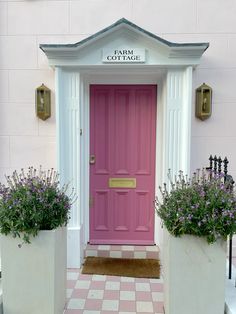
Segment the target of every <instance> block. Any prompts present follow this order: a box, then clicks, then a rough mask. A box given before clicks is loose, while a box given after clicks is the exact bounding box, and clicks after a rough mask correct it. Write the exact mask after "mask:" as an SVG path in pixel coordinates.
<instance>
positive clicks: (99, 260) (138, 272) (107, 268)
mask: <svg viewBox="0 0 236 314" xmlns="http://www.w3.org/2000/svg"><path fill="white" fill-rule="evenodd" d="M82 274H95V275H110V276H124V277H137V278H160V262H159V260H156V259H141V258H136V259H131V258H112V257H91V256H89V257H86V260H85V263H84V265H83V268H82Z"/></svg>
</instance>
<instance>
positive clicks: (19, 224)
mask: <svg viewBox="0 0 236 314" xmlns="http://www.w3.org/2000/svg"><path fill="white" fill-rule="evenodd" d="M6 179H7V184H6V185H4V184H0V233H2V234H4V235H12V236H13V237H21V238H22V239H23V242H25V243H30V237H31V236H33V237H35V236H36V235H37V234H38V232H39V230H53V229H56V228H57V227H59V226H65V225H67V223H68V220H69V218H70V217H69V213H70V207H71V204H72V201H73V198H74V192H73V191H72V193H71V195H70V196H67V195H66V191H67V188H68V186H63V187H60V184H59V175H58V173H57V172H56V171H54V170H53V169H51V170H48V171H43V170H42V169H41V167H40V169H39V170H37V169H34V168H33V167H29V168H28V171H27V173H25V172H24V170H23V169H22V170H21V172H20V173H19V174H18V173H17V172H16V171H14V172H13V174H12V176H7V177H6Z"/></svg>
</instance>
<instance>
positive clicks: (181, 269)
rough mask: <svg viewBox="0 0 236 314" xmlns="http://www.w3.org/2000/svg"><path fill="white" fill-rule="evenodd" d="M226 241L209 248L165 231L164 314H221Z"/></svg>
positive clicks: (193, 239)
mask: <svg viewBox="0 0 236 314" xmlns="http://www.w3.org/2000/svg"><path fill="white" fill-rule="evenodd" d="M225 265H226V241H219V242H217V243H215V244H212V245H209V244H208V243H207V242H206V240H205V239H203V238H199V237H194V236H188V235H186V236H183V237H181V238H175V237H173V236H171V235H170V234H169V232H167V231H164V256H163V276H164V307H165V314H223V313H224V303H225Z"/></svg>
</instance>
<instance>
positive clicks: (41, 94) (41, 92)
mask: <svg viewBox="0 0 236 314" xmlns="http://www.w3.org/2000/svg"><path fill="white" fill-rule="evenodd" d="M35 94H36V95H35V97H36V99H35V107H36V108H35V109H36V115H37V117H38V118H40V119H42V120H46V119H48V118H50V117H51V90H50V89H49V88H47V87H46V86H45V85H44V84H42V85H41V86H39V87H38V88H37V89H36V93H35Z"/></svg>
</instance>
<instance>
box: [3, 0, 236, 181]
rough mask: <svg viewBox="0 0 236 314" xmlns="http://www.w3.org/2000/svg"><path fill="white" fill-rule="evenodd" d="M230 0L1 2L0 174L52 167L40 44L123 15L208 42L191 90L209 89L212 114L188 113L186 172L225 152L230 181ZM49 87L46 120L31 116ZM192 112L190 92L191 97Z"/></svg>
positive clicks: (235, 127)
mask: <svg viewBox="0 0 236 314" xmlns="http://www.w3.org/2000/svg"><path fill="white" fill-rule="evenodd" d="M235 16H236V1H235V0H227V1H223V2H222V0H175V1H173V0H165V1H164V0H70V1H69V0H58V1H57V0H51V1H47V0H38V1H33V0H30V1H29V0H23V1H22V0H15V1H11V0H9V1H4V0H0V152H1V153H0V178H3V174H4V173H5V172H9V171H11V170H14V169H15V168H20V167H22V166H28V165H35V166H38V165H39V164H43V165H44V166H45V167H50V166H54V165H55V160H56V152H55V106H54V104H55V100H54V98H55V95H54V72H53V70H51V69H49V67H48V64H47V59H46V57H45V55H44V54H43V53H42V51H41V50H40V49H39V48H38V46H39V44H40V43H57V42H58V43H73V42H77V41H80V40H81V39H83V38H85V37H87V36H89V35H90V34H92V33H94V32H96V31H98V30H100V29H102V28H104V27H106V26H108V25H109V24H111V23H113V22H114V21H116V20H118V19H119V18H121V17H125V18H127V19H129V20H131V21H132V22H134V23H136V24H138V25H140V26H141V27H143V28H145V29H147V30H149V31H151V32H154V33H156V34H157V35H160V36H162V37H163V38H166V39H167V40H171V41H176V42H190V41H191V42H194V41H204V42H206V41H209V42H210V48H209V49H208V50H207V52H206V53H205V55H204V56H203V58H202V62H201V65H200V66H199V67H198V68H197V70H196V71H194V82H193V83H194V88H195V87H197V86H199V85H200V84H202V83H203V82H206V83H207V84H209V85H210V86H212V87H213V114H212V117H211V118H210V119H209V120H206V121H205V122H202V121H200V120H197V119H195V117H194V113H193V115H192V163H191V164H192V169H195V168H196V167H201V166H205V165H206V164H207V159H208V156H209V154H210V153H213V154H215V153H216V154H219V155H222V156H225V155H227V156H228V157H229V159H230V170H231V172H232V174H234V175H235V178H236V145H235V143H236V124H235V116H236V92H235V90H236V88H235V87H236V58H235V55H236V23H235ZM42 83H44V84H45V85H47V86H48V87H49V88H51V89H52V92H53V95H52V102H53V105H52V117H51V118H50V119H48V120H47V121H45V122H43V121H39V120H38V119H37V118H36V117H35V113H34V92H35V88H36V87H37V86H39V85H41V84H42ZM193 111H194V95H193Z"/></svg>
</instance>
